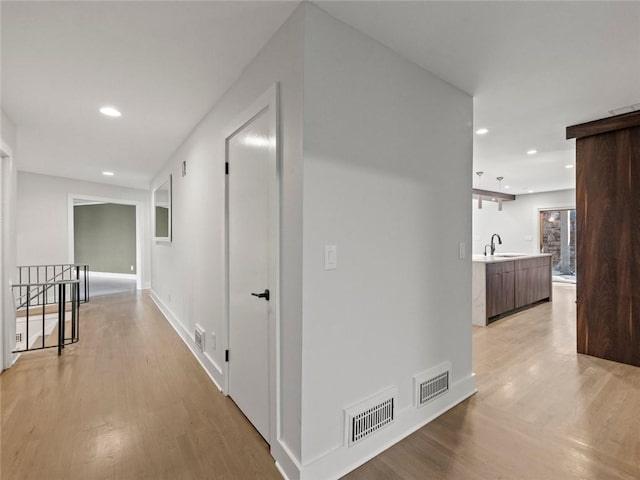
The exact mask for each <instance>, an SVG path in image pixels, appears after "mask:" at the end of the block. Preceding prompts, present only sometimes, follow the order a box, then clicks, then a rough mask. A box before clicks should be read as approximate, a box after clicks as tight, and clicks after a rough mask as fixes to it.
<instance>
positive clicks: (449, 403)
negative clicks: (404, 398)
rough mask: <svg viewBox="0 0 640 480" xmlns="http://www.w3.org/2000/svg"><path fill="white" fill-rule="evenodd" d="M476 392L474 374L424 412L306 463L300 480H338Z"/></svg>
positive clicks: (406, 414) (403, 414)
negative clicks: (358, 442)
mask: <svg viewBox="0 0 640 480" xmlns="http://www.w3.org/2000/svg"><path fill="white" fill-rule="evenodd" d="M476 392H477V388H476V378H475V373H472V374H471V375H470V376H469V377H467V378H464V379H462V380H459V381H458V382H456V383H454V384H452V385H451V389H450V390H449V393H448V394H447V395H444V396H442V397H441V398H439V399H437V400H434V401H433V402H432V403H431V404H429V405H425V406H424V407H422V408H415V407H414V406H413V405H411V406H409V407H406V408H404V409H403V410H400V411H398V412H397V417H396V421H395V422H394V423H393V424H391V425H389V426H387V427H385V428H384V429H383V430H380V431H379V432H378V433H377V434H376V435H375V436H373V437H371V438H369V439H367V440H365V441H363V442H362V443H360V444H357V445H354V446H353V447H351V448H348V447H346V446H344V445H342V446H339V447H337V448H335V449H333V450H330V451H329V452H327V453H326V454H324V455H321V456H320V457H317V458H316V459H314V460H312V461H310V462H308V463H307V462H305V463H304V464H303V466H302V471H301V472H300V480H327V479H338V478H342V477H343V476H345V475H346V474H347V473H349V472H351V471H353V470H355V469H356V468H358V467H359V466H361V465H363V464H365V463H366V462H368V461H369V460H371V459H372V458H374V457H376V456H377V455H380V454H381V453H382V452H384V451H385V450H387V449H388V448H389V447H391V446H393V445H395V444H396V443H398V442H400V441H401V440H402V439H404V438H406V437H408V436H409V435H411V434H412V433H413V432H415V431H416V430H419V429H420V428H422V427H424V426H425V425H426V424H428V423H429V422H431V421H433V420H434V419H435V418H437V417H439V416H440V415H442V414H443V413H445V412H446V411H447V410H450V409H451V408H453V407H455V406H456V405H458V404H459V403H460V402H462V401H464V400H466V399H467V398H469V397H470V396H472V395H473V394H475V393H476Z"/></svg>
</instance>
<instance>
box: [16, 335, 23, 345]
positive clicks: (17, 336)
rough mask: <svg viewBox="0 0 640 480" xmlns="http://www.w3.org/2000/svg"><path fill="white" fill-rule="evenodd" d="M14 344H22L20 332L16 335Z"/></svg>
mask: <svg viewBox="0 0 640 480" xmlns="http://www.w3.org/2000/svg"><path fill="white" fill-rule="evenodd" d="M16 343H22V332H20V333H16Z"/></svg>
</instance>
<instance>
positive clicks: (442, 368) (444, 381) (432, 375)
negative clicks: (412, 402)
mask: <svg viewBox="0 0 640 480" xmlns="http://www.w3.org/2000/svg"><path fill="white" fill-rule="evenodd" d="M450 371H451V364H449V363H448V362H447V363H444V364H442V365H439V366H438V367H436V368H432V369H431V370H428V371H426V372H424V373H421V374H420V375H416V376H415V377H414V382H415V390H416V392H415V393H416V406H417V407H422V406H423V405H426V404H427V403H429V402H430V401H431V400H434V399H436V398H438V397H440V396H442V395H444V394H445V393H447V392H448V391H449V372H450Z"/></svg>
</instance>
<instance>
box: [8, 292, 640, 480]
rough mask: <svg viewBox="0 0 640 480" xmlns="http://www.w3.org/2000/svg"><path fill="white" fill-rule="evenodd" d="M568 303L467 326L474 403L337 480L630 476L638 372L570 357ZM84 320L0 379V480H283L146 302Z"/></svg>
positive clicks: (639, 445)
mask: <svg viewBox="0 0 640 480" xmlns="http://www.w3.org/2000/svg"><path fill="white" fill-rule="evenodd" d="M574 300H575V286H573V285H568V284H556V285H554V302H553V303H551V304H542V305H539V306H537V307H535V308H532V309H530V310H526V311H524V312H521V313H519V314H516V315H514V316H511V317H508V318H505V319H502V320H500V321H498V322H495V323H493V324H491V325H490V326H489V327H486V328H480V327H475V328H474V331H473V337H474V340H473V341H474V370H475V372H476V373H477V375H478V388H479V392H478V393H477V394H476V395H475V396H474V397H472V398H471V399H470V400H468V401H466V402H463V403H462V404H460V405H459V406H457V407H455V408H453V409H452V410H450V411H449V412H447V413H446V414H444V415H442V416H441V417H439V418H438V419H436V420H435V421H433V422H432V423H430V424H429V425H427V426H426V427H424V428H422V429H420V430H419V431H417V432H416V433H414V434H413V435H411V436H410V437H408V438H406V439H405V440H403V441H402V442H400V443H399V444H397V445H395V446H394V447H392V448H390V449H389V450H387V451H386V452H384V453H383V454H381V455H380V456H378V457H376V458H375V459H373V460H372V461H370V462H368V463H367V464H365V465H363V466H362V467H360V468H359V469H357V470H356V471H354V472H352V473H351V474H350V475H348V476H347V478H349V479H352V480H364V479H366V480H372V479H374V480H377V479H379V480H383V479H384V480H395V479H415V480H418V479H420V480H425V479H428V480H438V479H452V480H466V479H514V480H515V479H518V480H520V479H535V480H542V479H545V480H547V479H562V480H566V479H594V480H595V479H607V480H609V479H629V480H631V479H634V480H637V479H638V478H640V434H639V433H638V432H640V415H638V406H639V405H640V368H636V367H631V366H626V365H621V364H617V363H613V362H608V361H605V360H600V359H596V358H592V357H586V356H581V355H577V354H576V353H575V303H574ZM81 315H82V316H81V319H82V329H81V337H80V343H78V344H75V345H72V346H69V347H67V349H66V350H65V352H64V354H63V355H62V357H60V358H58V357H57V356H56V353H55V351H53V350H49V351H43V352H34V353H29V354H25V355H23V356H22V357H21V358H20V359H19V360H18V362H17V363H16V365H15V366H14V367H12V368H11V369H10V370H8V371H6V372H5V373H3V374H2V375H1V376H0V392H1V397H0V399H1V414H2V423H1V447H0V448H1V451H0V453H1V457H0V464H1V467H0V468H1V471H0V478H2V479H3V480H4V479H5V478H6V479H21V480H22V479H34V480H36V479H37V480H43V479H47V480H62V479H64V480H73V479H78V480H80V479H82V480H86V479H127V480H134V479H135V480H138V479H154V480H155V479H167V480H169V479H171V480H173V479H185V480H187V479H193V480H202V479H225V480H232V479H238V480H244V479H277V478H280V475H279V474H278V472H277V471H276V468H275V467H274V463H273V459H272V458H271V457H270V456H269V451H268V446H267V445H266V444H265V443H264V441H263V440H262V438H261V437H260V436H259V434H258V433H257V432H256V431H255V430H254V429H253V427H252V426H251V424H249V423H248V421H247V420H246V419H245V417H244V416H243V415H242V414H241V413H240V411H239V410H238V409H237V407H236V406H235V404H234V403H233V402H232V401H231V400H229V399H228V398H226V397H224V396H223V395H222V394H221V393H220V392H219V391H218V390H217V388H216V387H215V386H214V385H213V384H212V383H211V381H210V380H209V378H208V377H207V375H206V374H205V373H204V371H203V370H202V369H201V367H200V366H199V365H198V363H197V362H196V360H195V359H194V358H193V356H192V355H191V353H190V352H189V351H188V349H187V348H186V347H185V345H184V344H183V343H182V341H181V340H180V338H179V337H178V336H177V334H176V333H175V332H174V331H173V329H172V328H171V327H170V325H169V324H168V323H167V321H166V320H165V319H164V318H163V317H162V315H161V314H160V312H159V311H158V310H157V308H156V307H155V305H154V304H153V303H152V302H151V300H150V299H149V296H148V295H147V294H146V293H139V292H138V293H133V294H120V295H111V296H104V297H96V298H92V300H91V302H90V303H89V304H86V305H84V306H83V307H82V313H81Z"/></svg>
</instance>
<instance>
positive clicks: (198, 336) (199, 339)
mask: <svg viewBox="0 0 640 480" xmlns="http://www.w3.org/2000/svg"><path fill="white" fill-rule="evenodd" d="M193 338H194V340H195V342H196V348H197V349H198V350H200V351H201V352H204V330H203V328H202V327H201V326H200V325H196V333H195V335H194V336H193Z"/></svg>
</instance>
